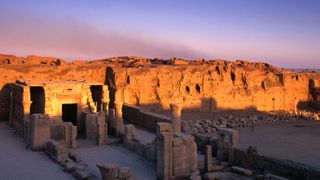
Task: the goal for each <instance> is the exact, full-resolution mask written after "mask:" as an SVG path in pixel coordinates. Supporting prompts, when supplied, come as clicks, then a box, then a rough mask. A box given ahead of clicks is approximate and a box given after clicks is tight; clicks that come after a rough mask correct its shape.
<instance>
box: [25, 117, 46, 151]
mask: <svg viewBox="0 0 320 180" xmlns="http://www.w3.org/2000/svg"><path fill="white" fill-rule="evenodd" d="M30 125H31V126H30V136H29V137H30V140H29V142H30V146H31V149H32V150H42V149H45V147H46V145H47V142H48V141H49V140H50V121H48V116H45V115H41V114H33V115H32V116H31V123H30Z"/></svg>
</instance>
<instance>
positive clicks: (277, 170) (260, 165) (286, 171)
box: [234, 149, 320, 180]
mask: <svg viewBox="0 0 320 180" xmlns="http://www.w3.org/2000/svg"><path fill="white" fill-rule="evenodd" d="M234 163H235V164H237V165H240V166H242V167H247V168H251V169H254V170H255V171H257V172H260V173H261V172H271V173H273V174H276V175H280V176H284V177H287V178H289V179H297V180H298V179H306V180H307V179H319V178H320V170H319V169H316V168H313V167H309V166H307V165H304V164H300V163H297V162H293V161H290V160H279V159H275V158H271V157H266V156H263V155H258V154H256V153H251V152H250V151H245V150H240V149H235V156H234Z"/></svg>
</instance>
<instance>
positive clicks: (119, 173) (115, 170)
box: [97, 164, 133, 180]
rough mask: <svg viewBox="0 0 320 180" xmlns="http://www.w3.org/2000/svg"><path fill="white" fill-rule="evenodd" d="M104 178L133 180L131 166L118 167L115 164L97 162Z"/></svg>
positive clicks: (108, 179) (103, 179)
mask: <svg viewBox="0 0 320 180" xmlns="http://www.w3.org/2000/svg"><path fill="white" fill-rule="evenodd" d="M97 167H98V168H99V170H100V172H101V176H102V180H118V179H119V180H120V179H121V180H133V175H132V173H131V170H130V168H129V167H120V168H119V167H118V166H117V165H114V164H97Z"/></svg>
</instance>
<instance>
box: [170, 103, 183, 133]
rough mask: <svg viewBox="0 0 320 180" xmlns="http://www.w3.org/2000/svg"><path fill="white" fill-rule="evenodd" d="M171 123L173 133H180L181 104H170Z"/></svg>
mask: <svg viewBox="0 0 320 180" xmlns="http://www.w3.org/2000/svg"><path fill="white" fill-rule="evenodd" d="M170 109H171V123H172V126H173V131H174V133H181V111H182V104H170Z"/></svg>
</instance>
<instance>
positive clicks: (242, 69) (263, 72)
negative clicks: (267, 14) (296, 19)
mask: <svg viewBox="0 0 320 180" xmlns="http://www.w3.org/2000/svg"><path fill="white" fill-rule="evenodd" d="M240 65H241V64H240ZM114 71H115V87H116V91H115V99H123V100H124V102H125V103H128V104H133V105H140V106H146V107H147V108H149V109H151V110H153V111H159V110H168V109H170V108H169V104H170V103H173V102H177V101H179V102H183V103H184V111H201V112H214V111H219V110H243V109H256V110H259V111H272V110H276V111H277V110H284V111H294V110H295V107H296V106H297V105H298V104H299V103H302V102H307V101H309V100H310V90H309V79H315V82H316V84H317V85H316V86H319V80H320V78H319V73H294V72H290V71H283V70H280V69H275V68H274V67H272V68H270V67H269V65H266V64H262V63H259V64H255V63H247V64H245V65H242V66H239V64H237V63H236V62H235V63H223V64H221V63H220V64H219V63H215V64H201V65H191V64H188V65H180V66H175V65H161V66H157V67H152V66H149V67H146V68H125V69H123V68H115V69H114Z"/></svg>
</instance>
